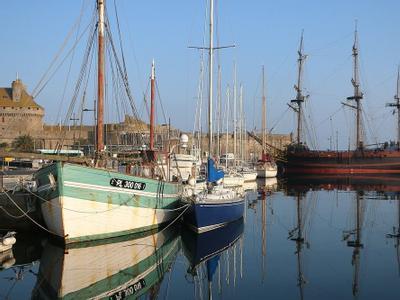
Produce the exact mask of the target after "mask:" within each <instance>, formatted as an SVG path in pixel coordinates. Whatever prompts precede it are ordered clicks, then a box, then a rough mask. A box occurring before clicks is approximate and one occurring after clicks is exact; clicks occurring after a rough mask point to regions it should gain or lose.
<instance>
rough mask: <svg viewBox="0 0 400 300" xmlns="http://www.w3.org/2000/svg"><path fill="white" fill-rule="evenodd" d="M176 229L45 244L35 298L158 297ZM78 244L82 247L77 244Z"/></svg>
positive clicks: (176, 239) (174, 249) (174, 244)
mask: <svg viewBox="0 0 400 300" xmlns="http://www.w3.org/2000/svg"><path fill="white" fill-rule="evenodd" d="M179 245H180V243H179V235H178V231H177V230H176V228H172V227H171V228H167V229H164V230H162V231H159V232H156V233H153V234H150V235H146V236H142V237H139V238H136V239H134V240H132V239H131V240H129V239H128V238H127V237H124V238H119V239H118V240H115V239H114V241H113V242H112V243H108V244H98V243H95V242H90V243H86V244H85V245H77V246H78V247H73V248H70V249H64V248H60V247H58V246H55V245H53V244H51V243H48V244H47V245H46V246H45V249H44V251H43V255H42V259H41V261H40V269H39V275H38V280H37V283H36V287H35V289H34V291H33V299H46V298H47V299H57V298H58V299H60V298H62V299H88V298H96V299H97V298H108V299H124V298H127V297H134V298H136V297H140V296H142V295H144V294H146V293H150V294H151V295H154V296H156V295H157V292H158V289H159V284H160V283H161V281H162V279H163V277H164V274H165V273H166V272H168V271H169V270H170V267H171V265H172V263H173V262H174V260H175V258H176V255H177V253H178V250H179ZM80 246H81V247H80Z"/></svg>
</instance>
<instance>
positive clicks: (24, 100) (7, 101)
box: [0, 88, 43, 109]
mask: <svg viewBox="0 0 400 300" xmlns="http://www.w3.org/2000/svg"><path fill="white" fill-rule="evenodd" d="M0 107H22V108H26V107H32V108H40V109H43V107H41V106H40V105H39V104H37V103H36V102H35V101H34V100H33V97H32V96H31V95H29V94H28V93H27V92H26V91H25V90H23V91H22V94H21V99H20V101H13V100H12V88H0Z"/></svg>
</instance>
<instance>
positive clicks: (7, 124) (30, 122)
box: [0, 78, 44, 143]
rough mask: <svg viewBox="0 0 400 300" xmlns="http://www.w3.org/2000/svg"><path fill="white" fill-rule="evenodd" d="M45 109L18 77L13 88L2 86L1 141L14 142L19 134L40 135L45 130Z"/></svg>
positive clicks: (0, 98) (0, 106) (12, 85)
mask: <svg viewBox="0 0 400 300" xmlns="http://www.w3.org/2000/svg"><path fill="white" fill-rule="evenodd" d="M43 116H44V109H43V107H41V106H40V105H38V104H37V103H36V102H35V101H34V100H33V97H32V96H31V95H29V94H28V92H27V91H26V87H25V85H24V84H23V83H22V81H21V79H19V78H17V79H16V80H14V81H13V82H12V84H11V88H9V87H3V88H0V141H1V142H8V143H10V142H12V140H14V139H15V138H16V137H17V136H19V135H22V134H30V135H31V136H33V137H35V136H39V135H40V134H41V133H42V131H43Z"/></svg>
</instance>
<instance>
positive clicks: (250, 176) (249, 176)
mask: <svg viewBox="0 0 400 300" xmlns="http://www.w3.org/2000/svg"><path fill="white" fill-rule="evenodd" d="M241 174H242V175H243V177H244V181H245V182H250V181H255V180H256V179H257V176H258V173H257V172H243V173H241Z"/></svg>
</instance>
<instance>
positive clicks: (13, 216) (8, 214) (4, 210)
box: [0, 206, 32, 219]
mask: <svg viewBox="0 0 400 300" xmlns="http://www.w3.org/2000/svg"><path fill="white" fill-rule="evenodd" d="M0 209H1V210H2V211H3V212H4V213H5V214H6V215H7V216H9V217H10V218H13V219H21V218H23V217H25V216H26V215H27V214H28V213H30V212H31V211H32V210H28V211H26V212H24V213H23V214H22V215H19V216H15V215H13V214H11V213H9V212H8V211H7V210H6V209H5V208H4V207H3V206H0Z"/></svg>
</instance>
